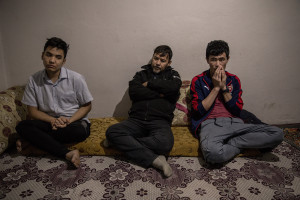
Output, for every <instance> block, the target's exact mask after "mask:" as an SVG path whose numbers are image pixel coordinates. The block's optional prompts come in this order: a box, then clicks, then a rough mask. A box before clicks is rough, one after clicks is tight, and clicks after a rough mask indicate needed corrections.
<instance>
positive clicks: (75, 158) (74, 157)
mask: <svg viewBox="0 0 300 200" xmlns="http://www.w3.org/2000/svg"><path fill="white" fill-rule="evenodd" d="M66 159H67V160H68V161H70V162H71V163H73V165H74V166H75V167H76V168H78V167H79V166H80V154H79V151H78V150H77V149H75V150H72V151H69V152H68V153H67V154H66Z"/></svg>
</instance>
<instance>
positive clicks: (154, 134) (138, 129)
mask: <svg viewBox="0 0 300 200" xmlns="http://www.w3.org/2000/svg"><path fill="white" fill-rule="evenodd" d="M106 138H107V139H108V141H109V143H110V144H112V145H113V147H115V148H116V149H118V150H120V151H121V152H124V153H125V155H126V156H127V157H128V158H129V159H131V160H133V161H135V162H136V163H137V164H139V165H141V166H143V167H149V166H150V165H151V164H152V162H153V161H154V159H155V158H156V157H157V156H158V155H163V154H167V153H169V152H170V151H171V150H172V147H173V144H174V137H173V133H172V130H171V127H170V124H169V122H167V121H165V120H153V121H144V120H139V119H132V118H129V119H128V120H125V121H123V122H120V123H118V124H114V125H112V126H110V127H109V128H108V129H107V131H106Z"/></svg>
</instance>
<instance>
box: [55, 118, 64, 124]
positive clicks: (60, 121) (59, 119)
mask: <svg viewBox="0 0 300 200" xmlns="http://www.w3.org/2000/svg"><path fill="white" fill-rule="evenodd" d="M57 122H58V123H59V124H60V125H62V124H65V122H64V121H63V119H62V118H58V119H57Z"/></svg>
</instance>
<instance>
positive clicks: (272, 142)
mask: <svg viewBox="0 0 300 200" xmlns="http://www.w3.org/2000/svg"><path fill="white" fill-rule="evenodd" d="M198 134H199V138H200V144H201V149H202V153H203V156H204V159H205V160H206V162H208V163H212V164H214V163H223V162H226V161H228V160H230V159H232V158H233V157H235V156H236V155H238V154H239V153H241V150H242V149H249V148H257V149H262V148H274V147H276V146H277V145H278V144H280V143H281V142H282V140H283V131H282V129H280V128H278V127H275V126H270V125H265V124H245V123H244V122H243V120H241V119H239V118H226V117H220V118H215V119H208V120H206V121H204V122H202V124H201V131H200V133H199V132H198Z"/></svg>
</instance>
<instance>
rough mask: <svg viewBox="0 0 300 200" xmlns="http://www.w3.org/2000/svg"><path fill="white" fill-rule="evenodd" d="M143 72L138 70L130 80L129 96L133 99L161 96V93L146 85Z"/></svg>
mask: <svg viewBox="0 0 300 200" xmlns="http://www.w3.org/2000/svg"><path fill="white" fill-rule="evenodd" d="M142 84H143V80H142V74H141V72H137V73H136V74H135V76H134V77H133V79H132V80H131V81H129V96H130V99H131V100H132V101H141V100H147V99H156V98H160V96H159V93H158V92H156V91H153V90H151V89H149V88H147V87H144V86H143V85H142Z"/></svg>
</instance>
